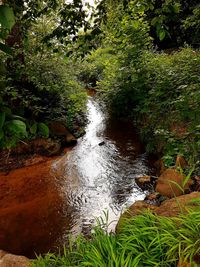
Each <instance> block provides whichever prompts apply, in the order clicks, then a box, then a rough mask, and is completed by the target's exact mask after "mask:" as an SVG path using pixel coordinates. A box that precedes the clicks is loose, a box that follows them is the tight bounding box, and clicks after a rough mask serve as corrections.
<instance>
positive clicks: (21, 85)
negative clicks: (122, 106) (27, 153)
mask: <svg viewBox="0 0 200 267" xmlns="http://www.w3.org/2000/svg"><path fill="white" fill-rule="evenodd" d="M49 2H51V1H46V2H45V1H43V2H40V1H38V2H35V1H28V2H27V4H25V3H23V1H17V2H16V1H15V2H13V1H8V2H7V3H8V4H9V5H8V4H5V5H1V6H0V14H1V18H2V15H4V17H3V19H1V20H0V23H1V33H2V34H1V36H0V38H1V40H2V44H1V46H0V49H1V50H2V52H1V53H0V57H1V69H0V81H1V92H0V100H1V106H0V149H3V148H11V147H13V146H15V145H16V144H17V142H19V141H20V140H24V139H26V140H27V139H32V138H35V137H37V136H42V137H46V138H47V137H48V136H49V129H48V123H49V122H50V121H56V120H57V121H62V122H63V124H65V125H66V126H68V127H69V128H70V129H71V130H72V131H73V130H74V129H75V128H76V129H78V128H80V127H81V126H83V125H84V123H85V115H84V114H85V109H86V93H85V91H84V90H83V86H82V85H81V83H80V82H78V80H77V77H76V72H75V69H76V64H75V62H74V61H73V59H70V58H69V57H68V56H67V51H68V50H67V47H64V46H63V44H61V41H62V43H63V39H64V40H65V43H67V42H69V40H70V36H69V35H70V34H75V33H76V32H77V31H78V29H79V28H80V27H82V26H83V24H84V16H85V11H83V10H82V3H81V1H75V2H74V3H71V4H68V5H66V4H63V3H62V1H60V2H59V1H52V3H51V5H49ZM53 2H54V3H53ZM74 8H76V9H75V10H74ZM58 17H60V21H59V22H60V24H61V25H60V24H58V22H57V21H58ZM72 17H73V21H71V18H72ZM64 18H65V19H64ZM58 32H59V33H58ZM53 44H54V45H53Z"/></svg>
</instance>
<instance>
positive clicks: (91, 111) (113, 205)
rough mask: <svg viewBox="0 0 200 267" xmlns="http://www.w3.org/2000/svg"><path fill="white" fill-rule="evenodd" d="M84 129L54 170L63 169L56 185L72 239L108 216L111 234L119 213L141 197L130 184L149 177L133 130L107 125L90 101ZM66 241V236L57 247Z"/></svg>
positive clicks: (127, 125) (119, 123) (125, 125)
mask: <svg viewBox="0 0 200 267" xmlns="http://www.w3.org/2000/svg"><path fill="white" fill-rule="evenodd" d="M88 119H89V123H88V126H87V129H86V134H85V136H83V137H82V138H80V139H79V141H78V144H77V146H75V147H74V149H73V150H72V151H71V152H70V153H69V154H68V155H67V156H66V157H65V158H64V159H61V161H62V164H60V162H59V161H58V162H56V163H55V166H54V169H55V170H56V169H58V168H60V165H62V168H63V170H62V177H61V176H60V175H58V177H57V178H58V179H57V180H58V184H59V186H60V188H61V190H62V194H63V196H64V199H65V204H66V210H65V211H64V213H65V214H66V217H67V216H69V213H70V217H71V218H72V220H71V223H70V225H68V227H67V228H68V231H69V232H71V233H72V234H75V235H76V234H78V233H80V232H84V233H87V232H88V231H90V225H91V224H93V223H95V218H96V217H99V216H103V212H104V211H108V212H109V221H110V222H112V224H111V226H110V230H114V227H115V225H116V222H117V220H118V218H119V216H120V214H121V212H122V211H123V210H124V209H125V208H126V207H127V206H128V205H130V204H132V203H133V202H134V201H136V200H140V199H143V198H144V196H145V194H144V192H143V191H141V189H140V188H138V186H137V185H136V183H135V178H136V177H138V176H142V175H145V174H148V173H150V172H151V169H150V167H149V162H148V158H147V155H146V154H145V151H144V147H143V146H142V145H141V143H140V141H139V139H138V136H137V134H136V133H135V129H134V128H133V126H132V125H131V124H130V123H128V122H124V121H123V122H122V121H119V120H110V119H108V118H107V117H106V115H105V113H104V112H103V111H102V110H101V108H100V107H99V105H98V103H97V102H96V101H95V100H94V98H92V97H89V100H88ZM65 238H66V239H67V232H66V229H65V233H64V234H63V236H62V238H61V239H62V240H60V242H61V243H63V242H64V241H65Z"/></svg>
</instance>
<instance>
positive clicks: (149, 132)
mask: <svg viewBox="0 0 200 267" xmlns="http://www.w3.org/2000/svg"><path fill="white" fill-rule="evenodd" d="M102 54H103V56H102ZM199 67H200V53H199V52H198V51H195V50H193V49H191V48H183V49H180V50H178V51H175V52H173V53H171V54H167V53H164V52H154V51H151V50H143V51H141V52H140V53H139V55H137V57H130V58H129V60H127V58H126V57H123V55H122V54H121V53H116V51H114V50H113V49H112V48H102V49H99V50H97V51H95V52H94V53H92V55H91V56H89V57H88V61H87V71H88V72H89V75H88V76H87V77H90V78H91V79H90V80H89V81H88V82H91V83H92V84H94V80H95V81H96V85H97V87H96V88H97V90H98V91H99V93H100V97H101V98H102V99H103V100H104V101H105V102H106V103H107V105H108V107H109V109H110V112H111V113H112V114H113V115H114V116H120V117H122V118H125V119H128V120H132V121H133V122H134V123H135V124H136V126H137V128H138V130H139V133H140V135H141V137H142V139H143V140H144V142H145V143H146V148H147V151H148V152H153V153H158V154H160V155H161V156H162V157H163V159H164V161H165V164H166V165H167V166H173V165H174V161H175V159H176V155H177V154H180V155H183V156H184V157H185V158H186V159H187V160H188V161H189V162H190V163H191V164H195V163H197V161H198V155H199V153H200V143H199V134H200V132H199V131H200V130H199V129H200V128H199V127H200V109H199V104H200V90H199V88H200V78H199V77H200V73H199V69H200V68H199ZM85 75H86V74H85ZM94 77H95V78H94Z"/></svg>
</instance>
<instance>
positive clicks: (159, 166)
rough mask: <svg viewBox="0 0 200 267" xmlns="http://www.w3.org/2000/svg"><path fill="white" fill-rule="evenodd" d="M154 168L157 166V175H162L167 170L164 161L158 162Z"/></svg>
mask: <svg viewBox="0 0 200 267" xmlns="http://www.w3.org/2000/svg"><path fill="white" fill-rule="evenodd" d="M154 166H155V168H156V170H157V173H158V174H159V175H161V174H162V173H163V172H164V171H165V170H166V167H165V164H164V162H163V160H162V159H160V160H157V161H156V162H155V163H154Z"/></svg>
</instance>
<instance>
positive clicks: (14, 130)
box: [5, 120, 27, 137]
mask: <svg viewBox="0 0 200 267" xmlns="http://www.w3.org/2000/svg"><path fill="white" fill-rule="evenodd" d="M5 127H6V130H7V132H8V133H10V134H16V135H17V136H19V135H20V136H23V137H25V136H27V132H26V124H25V123H24V122H23V121H20V120H11V121H8V122H6V123H5Z"/></svg>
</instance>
